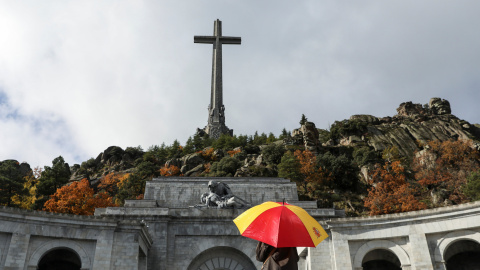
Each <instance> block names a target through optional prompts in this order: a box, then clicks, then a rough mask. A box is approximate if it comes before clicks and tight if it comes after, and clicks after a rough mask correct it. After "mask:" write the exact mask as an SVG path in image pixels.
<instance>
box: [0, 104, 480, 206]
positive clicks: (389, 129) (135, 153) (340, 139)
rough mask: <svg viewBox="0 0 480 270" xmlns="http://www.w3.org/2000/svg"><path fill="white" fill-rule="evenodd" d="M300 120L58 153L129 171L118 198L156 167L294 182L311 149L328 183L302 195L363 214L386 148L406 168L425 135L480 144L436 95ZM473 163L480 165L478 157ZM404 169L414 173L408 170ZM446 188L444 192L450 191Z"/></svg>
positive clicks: (86, 169) (84, 173)
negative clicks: (392, 108) (328, 122)
mask: <svg viewBox="0 0 480 270" xmlns="http://www.w3.org/2000/svg"><path fill="white" fill-rule="evenodd" d="M301 123H302V124H301V126H300V127H299V128H297V129H294V130H292V131H291V132H287V131H286V130H284V131H283V132H282V134H281V135H280V136H278V137H276V136H274V135H273V134H269V135H268V136H267V135H266V134H261V135H258V134H255V135H254V136H244V135H239V136H233V137H230V136H222V137H220V138H219V139H217V140H214V139H211V138H208V135H205V134H199V133H197V134H195V135H194V136H193V137H190V138H189V140H188V141H187V143H186V144H185V145H183V146H181V145H180V143H179V142H178V141H175V142H174V143H173V144H172V145H170V146H166V145H165V144H162V145H161V146H152V147H150V148H149V149H147V150H143V149H142V148H141V147H127V148H126V149H125V150H124V149H122V148H120V147H118V146H110V147H108V148H107V149H106V150H105V151H103V152H102V153H100V154H99V155H98V156H97V157H96V158H91V159H89V160H87V161H85V162H83V163H82V164H75V165H74V166H71V167H68V164H66V163H65V164H63V163H62V162H63V159H61V161H62V162H60V163H59V164H61V166H66V167H67V168H66V169H67V170H68V172H65V173H66V175H70V179H69V181H78V180H80V179H82V178H87V179H89V181H90V183H91V185H92V186H93V187H95V188H97V186H98V184H99V182H100V181H101V179H104V178H105V176H107V175H108V174H111V173H114V174H121V175H125V174H129V175H131V176H132V177H129V178H128V179H127V180H128V181H126V182H125V183H126V184H125V183H124V184H122V186H123V189H125V190H121V188H120V189H119V190H118V191H117V192H118V194H121V196H116V195H115V194H113V195H114V196H116V199H117V201H123V200H125V199H128V198H138V197H139V196H140V194H141V193H142V185H143V186H144V184H145V181H147V180H149V179H151V178H152V177H158V176H160V175H161V174H162V175H167V176H168V175H170V174H174V175H178V174H181V175H183V176H185V177H189V176H196V177H198V176H200V177H201V176H205V177H223V176H235V177H256V176H261V177H277V176H280V177H286V178H290V179H291V180H294V181H297V183H298V179H296V177H298V175H294V174H292V172H293V171H294V170H296V169H295V166H297V165H295V164H293V163H291V161H292V159H294V158H293V156H294V154H293V152H295V151H296V150H300V151H303V150H309V151H310V152H311V153H313V157H315V160H316V161H315V163H316V165H317V166H320V167H321V168H322V170H323V172H324V173H325V175H324V177H327V176H326V175H328V178H329V179H330V180H329V181H330V182H329V183H328V184H326V185H324V187H322V189H321V190H319V189H316V188H313V189H312V188H308V189H309V190H308V192H307V191H306V188H307V187H306V186H304V187H303V190H304V192H303V194H300V195H301V196H300V197H301V198H304V199H315V200H318V206H319V207H332V206H334V207H337V208H344V209H345V210H347V213H350V214H352V215H362V214H364V213H365V212H364V211H365V209H364V205H363V202H364V198H365V197H366V196H367V188H368V186H370V183H368V179H369V177H370V174H369V173H370V172H372V170H374V168H378V165H375V164H384V163H385V161H386V160H385V159H386V158H388V157H386V156H385V152H388V151H392V149H394V150H395V151H396V153H397V155H399V156H401V157H402V159H403V160H405V161H406V162H405V166H406V169H407V170H411V168H409V165H408V164H409V162H410V161H412V160H413V158H414V156H416V155H419V154H418V153H420V152H421V151H422V150H423V151H424V148H425V145H427V143H428V142H429V141H440V142H444V141H450V140H457V139H462V140H465V141H469V142H471V147H472V149H475V151H478V150H480V125H478V124H471V123H468V122H467V121H465V120H461V119H459V118H458V117H456V116H455V115H453V114H452V111H451V108H450V104H449V102H448V101H447V100H442V99H440V98H432V99H431V100H430V101H429V103H428V104H425V105H421V104H415V103H412V102H404V103H401V104H400V106H399V107H398V108H397V114H396V115H394V116H391V117H390V116H388V117H381V118H379V117H375V116H372V115H353V116H351V117H350V118H349V119H345V120H342V121H336V122H335V123H333V125H332V126H331V127H330V129H329V130H322V129H317V128H316V127H315V124H314V123H312V122H308V121H306V118H305V121H304V116H303V117H302V121H301ZM8 162H10V163H11V161H8ZM289 162H290V163H289ZM475 162H476V163H477V164H480V160H476V161H475ZM1 164H2V163H1V162H0V165H1ZM292 164H293V165H292ZM15 165H16V166H17V167H18V168H17V170H19V171H22V173H23V174H25V170H27V169H25V168H27V167H28V168H29V166H28V164H18V163H15ZM59 166H60V165H59ZM289 166H290V167H289ZM291 166H293V167H291ZM62 168H63V167H62ZM161 169H162V170H163V171H161ZM407 173H408V174H409V175H410V176H409V177H412V176H411V175H412V173H411V171H409V172H407ZM129 181H130V182H129ZM409 181H414V180H409ZM40 182H41V179H40ZM299 185H301V184H299ZM115 186H116V185H115ZM126 189H128V190H126ZM301 189H302V188H301V186H299V190H301ZM425 192H427V191H425ZM428 192H432V193H431V196H432V197H435V196H437V195H436V194H434V193H435V192H436V191H435V190H431V191H430V190H429V191H428ZM442 192H444V191H442ZM437 193H438V192H437ZM444 193H445V194H446V195H445V196H444V197H445V198H446V196H447V195H448V192H444ZM425 194H426V193H425ZM425 194H423V195H422V196H424V195H425ZM437 197H438V196H437ZM431 201H434V203H433V204H431V205H430V206H431V207H435V206H439V205H440V204H441V203H442V200H440V199H435V200H433V199H432V200H431ZM437 202H438V205H437Z"/></svg>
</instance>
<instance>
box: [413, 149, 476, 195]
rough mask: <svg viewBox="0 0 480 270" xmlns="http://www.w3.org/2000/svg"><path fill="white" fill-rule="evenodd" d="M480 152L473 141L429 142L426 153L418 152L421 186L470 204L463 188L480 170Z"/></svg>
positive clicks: (417, 171)
mask: <svg viewBox="0 0 480 270" xmlns="http://www.w3.org/2000/svg"><path fill="white" fill-rule="evenodd" d="M479 163H480V152H479V151H478V150H476V149H475V148H474V147H473V146H472V142H471V141H465V140H457V141H453V140H449V141H443V142H440V141H429V142H428V143H427V144H426V145H425V150H423V151H421V152H418V153H416V155H415V158H414V160H413V166H412V167H413V170H414V171H415V178H416V179H417V181H418V183H420V184H421V185H422V186H424V187H426V188H428V189H429V190H435V189H443V190H445V191H446V192H447V194H448V199H449V200H451V201H453V202H455V203H457V204H459V203H463V202H466V201H467V199H466V197H465V195H464V194H463V191H462V188H463V187H464V186H465V184H466V181H467V180H466V179H467V177H468V176H469V175H470V174H471V173H472V172H475V171H478V170H479V169H480V164H479Z"/></svg>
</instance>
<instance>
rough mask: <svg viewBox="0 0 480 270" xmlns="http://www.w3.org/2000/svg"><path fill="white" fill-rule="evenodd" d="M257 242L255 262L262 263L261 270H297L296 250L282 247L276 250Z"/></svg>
mask: <svg viewBox="0 0 480 270" xmlns="http://www.w3.org/2000/svg"><path fill="white" fill-rule="evenodd" d="M273 249H275V248H274V247H272V246H270V245H268V244H265V243H262V242H259V243H258V245H257V249H256V255H257V261H260V262H264V265H263V268H262V269H263V270H298V264H297V262H298V259H299V257H298V253H297V248H294V247H283V248H277V249H275V251H273V253H272V255H271V256H270V257H269V255H270V253H271V252H272V250H273Z"/></svg>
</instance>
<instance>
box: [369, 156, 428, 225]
mask: <svg viewBox="0 0 480 270" xmlns="http://www.w3.org/2000/svg"><path fill="white" fill-rule="evenodd" d="M369 184H370V185H372V187H371V188H370V189H369V190H368V196H367V197H366V198H365V200H364V202H365V207H367V208H369V209H370V215H371V216H373V215H381V214H390V213H400V212H407V211H415V210H420V209H425V208H427V206H426V205H425V204H424V203H423V202H419V201H418V200H417V199H416V198H415V195H414V188H413V186H412V185H411V184H410V183H408V182H407V180H406V176H405V168H404V167H403V166H402V165H401V163H400V161H394V162H392V163H390V162H386V163H385V165H383V166H378V167H377V168H376V169H375V170H374V171H373V172H372V174H371V179H369Z"/></svg>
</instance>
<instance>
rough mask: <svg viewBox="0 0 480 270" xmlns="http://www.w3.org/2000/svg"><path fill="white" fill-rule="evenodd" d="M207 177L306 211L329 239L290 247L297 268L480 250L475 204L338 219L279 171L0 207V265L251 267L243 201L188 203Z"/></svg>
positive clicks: (430, 265)
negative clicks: (92, 209)
mask: <svg viewBox="0 0 480 270" xmlns="http://www.w3.org/2000/svg"><path fill="white" fill-rule="evenodd" d="M209 180H215V181H221V182H224V183H227V184H228V185H229V186H230V188H231V190H232V192H233V193H234V194H235V195H237V196H239V197H242V198H243V199H245V200H247V201H249V202H250V203H251V204H252V205H256V204H259V203H262V202H264V201H267V200H274V201H282V200H283V199H284V198H285V200H286V201H287V202H289V203H291V204H296V205H299V206H302V207H304V208H305V209H306V210H307V211H308V212H309V213H310V214H311V215H312V216H313V217H314V218H316V219H317V220H318V221H319V222H320V224H321V225H322V226H323V227H324V228H325V230H326V231H327V233H328V234H329V237H328V238H327V239H326V240H325V241H323V242H322V243H320V245H318V246H317V247H316V248H298V251H299V254H300V257H301V259H300V262H299V265H300V268H299V269H311V270H316V269H342V270H343V269H357V270H358V269H379V268H380V267H384V268H385V267H387V268H386V269H446V265H449V267H453V268H452V269H459V268H454V267H455V265H456V264H462V265H461V266H462V267H467V268H466V269H474V268H472V267H470V268H469V264H472V265H473V264H475V263H476V261H474V260H475V259H476V260H478V257H479V256H478V255H477V256H476V258H475V256H474V258H473V259H468V258H470V257H472V256H471V254H480V253H479V252H480V244H479V243H480V203H471V204H464V205H459V206H450V207H444V208H437V209H431V210H423V211H417V212H409V213H404V214H394V215H384V216H376V217H367V218H346V217H344V213H343V211H338V210H334V209H318V208H316V203H315V202H299V201H298V197H297V193H296V186H295V184H293V183H291V182H290V181H288V180H285V179H281V178H215V179H208V178H181V177H179V178H157V179H154V180H152V181H150V182H148V183H147V186H146V190H145V199H144V200H136V201H127V202H126V204H125V207H111V208H105V209H97V211H96V213H95V216H93V217H83V216H72V215H61V214H51V213H45V212H35V211H26V210H19V209H12V208H6V207H4V208H0V269H5V270H7V269H9V270H10V269H29V270H30V269H32V270H33V269H48V265H49V264H56V265H64V266H65V268H64V269H84V270H86V269H125V270H127V269H128V270H131V269H142V270H144V269H152V270H153V269H165V270H167V269H168V270H171V269H178V270H185V269H187V270H194V269H195V270H197V269H210V270H215V269H232V270H233V269H260V267H261V263H259V262H257V261H255V254H254V249H255V245H256V241H254V240H251V239H248V238H244V237H242V236H240V235H239V233H238V230H237V228H236V227H235V225H234V224H233V222H232V220H233V219H234V218H235V217H237V216H238V215H239V214H241V213H242V212H243V211H244V210H243V209H216V208H204V207H199V206H195V205H196V204H198V203H199V199H200V195H201V194H202V193H203V192H204V191H205V190H207V183H208V181H209ZM475 252H476V253H475ZM467 255H468V256H467Z"/></svg>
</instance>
